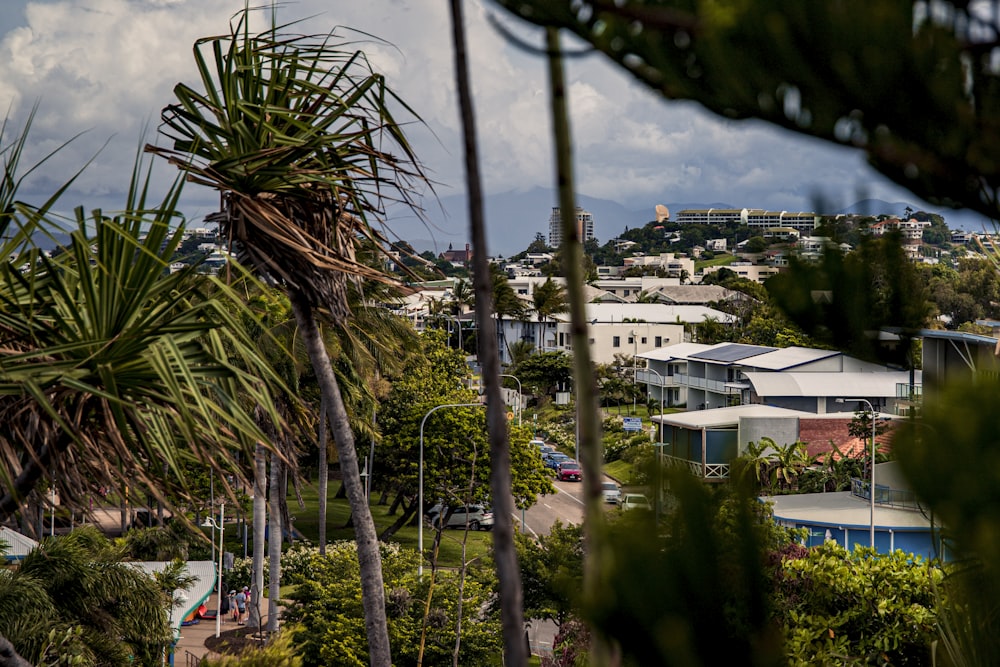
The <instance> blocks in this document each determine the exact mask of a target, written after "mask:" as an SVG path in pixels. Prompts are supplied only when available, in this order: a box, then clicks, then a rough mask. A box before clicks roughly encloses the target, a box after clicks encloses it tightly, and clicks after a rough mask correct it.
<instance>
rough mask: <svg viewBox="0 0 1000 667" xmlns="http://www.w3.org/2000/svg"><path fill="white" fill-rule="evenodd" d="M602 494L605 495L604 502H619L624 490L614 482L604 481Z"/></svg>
mask: <svg viewBox="0 0 1000 667" xmlns="http://www.w3.org/2000/svg"><path fill="white" fill-rule="evenodd" d="M601 495H602V496H604V502H606V503H612V504H617V503H618V501H619V500H621V497H622V490H621V487H619V486H618V485H617V484H615V483H614V482H602V483H601Z"/></svg>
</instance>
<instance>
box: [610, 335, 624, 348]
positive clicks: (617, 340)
mask: <svg viewBox="0 0 1000 667" xmlns="http://www.w3.org/2000/svg"><path fill="white" fill-rule="evenodd" d="M621 346H622V337H621V336H612V337H611V347H621Z"/></svg>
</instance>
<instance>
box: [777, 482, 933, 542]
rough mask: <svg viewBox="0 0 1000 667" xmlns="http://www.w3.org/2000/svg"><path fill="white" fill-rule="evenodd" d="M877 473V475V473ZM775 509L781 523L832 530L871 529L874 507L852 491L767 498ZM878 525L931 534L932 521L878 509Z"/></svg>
mask: <svg viewBox="0 0 1000 667" xmlns="http://www.w3.org/2000/svg"><path fill="white" fill-rule="evenodd" d="M876 472H877V471H876ZM763 500H764V501H766V502H770V503H772V504H773V507H774V518H775V520H778V521H795V522H799V523H811V524H814V525H827V526H830V527H844V526H847V527H850V528H855V527H857V528H860V527H867V526H870V525H871V513H870V512H871V505H869V503H868V501H867V500H865V499H864V498H858V497H857V496H853V495H851V492H850V491H836V492H831V493H798V494H792V495H787V496H769V497H766V498H763ZM875 525H876V526H877V527H880V528H892V529H893V530H927V529H928V528H930V521H928V520H927V518H926V517H925V516H924V515H923V514H921V513H920V512H917V511H914V510H906V509H898V508H894V507H886V506H882V505H876V506H875Z"/></svg>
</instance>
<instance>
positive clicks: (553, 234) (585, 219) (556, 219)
mask: <svg viewBox="0 0 1000 667" xmlns="http://www.w3.org/2000/svg"><path fill="white" fill-rule="evenodd" d="M576 233H577V234H578V235H579V236H580V241H581V242H585V241H589V240H590V239H592V238H594V216H593V215H591V214H590V213H589V212H587V211H585V210H583V208H581V207H579V206H577V207H576ZM561 244H562V212H561V211H560V209H559V207H558V206H553V207H552V215H551V216H549V247H550V248H558V247H559V246H560V245H561Z"/></svg>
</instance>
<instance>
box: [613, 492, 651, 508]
mask: <svg viewBox="0 0 1000 667" xmlns="http://www.w3.org/2000/svg"><path fill="white" fill-rule="evenodd" d="M618 506H619V507H621V509H622V511H623V512H625V511H628V510H638V509H643V510H652V509H653V506H652V505H650V504H649V498H647V497H646V496H644V495H642V494H641V493H626V494H625V495H624V496H622V499H621V500H620V501H619V503H618Z"/></svg>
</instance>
